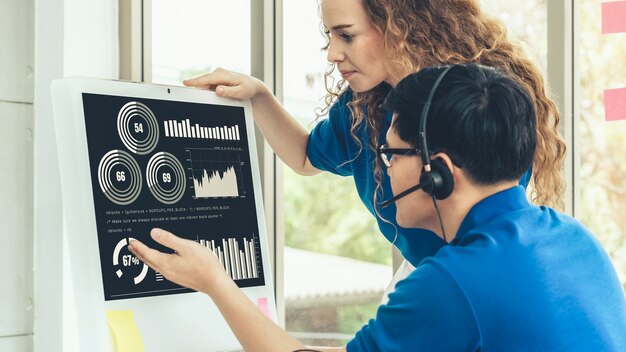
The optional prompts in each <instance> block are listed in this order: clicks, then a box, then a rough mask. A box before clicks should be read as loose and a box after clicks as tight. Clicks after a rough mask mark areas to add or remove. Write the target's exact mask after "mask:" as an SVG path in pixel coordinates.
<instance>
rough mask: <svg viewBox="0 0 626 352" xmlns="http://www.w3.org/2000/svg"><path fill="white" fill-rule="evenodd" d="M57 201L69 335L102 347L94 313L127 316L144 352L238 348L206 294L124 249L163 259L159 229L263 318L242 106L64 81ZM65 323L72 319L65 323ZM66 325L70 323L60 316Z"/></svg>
mask: <svg viewBox="0 0 626 352" xmlns="http://www.w3.org/2000/svg"><path fill="white" fill-rule="evenodd" d="M52 93H53V106H54V119H55V130H56V140H57V145H58V153H59V169H60V177H61V188H62V197H63V221H64V234H63V239H62V240H63V241H64V245H65V248H66V252H65V253H64V256H65V257H64V258H66V259H67V260H65V263H67V264H66V265H67V268H64V269H66V270H64V290H66V289H67V291H68V292H67V295H66V294H64V296H67V297H68V299H67V302H64V304H67V307H64V308H65V309H69V310H70V311H72V312H73V314H69V315H68V316H73V317H75V321H73V322H67V324H68V325H67V328H66V329H69V333H70V334H71V335H72V332H73V331H75V335H73V336H74V337H75V341H76V344H77V346H79V349H80V350H84V351H87V350H89V351H99V350H102V351H109V350H110V347H111V346H110V341H111V335H110V334H111V333H110V331H109V327H108V323H107V320H106V312H107V311H113V310H116V311H118V310H130V311H132V312H133V313H134V318H135V321H136V324H137V327H138V329H139V332H140V333H141V337H142V341H143V344H144V346H145V350H146V351H172V350H179V351H192V350H193V351H200V350H201V351H224V350H232V349H237V348H238V347H239V344H238V342H237V340H236V339H235V337H234V335H233V334H232V333H231V332H230V329H229V328H228V326H227V325H226V323H225V321H224V320H223V318H222V317H221V315H220V313H219V311H218V310H217V308H216V307H215V306H214V305H213V304H212V302H211V300H210V298H209V297H208V296H206V295H204V294H201V293H198V292H194V291H193V290H190V289H187V288H184V287H181V286H179V285H177V284H174V283H172V282H170V281H168V280H167V279H165V278H164V277H163V275H161V274H160V273H158V272H155V271H154V270H152V269H150V268H149V267H148V266H147V265H145V264H144V263H142V262H141V261H140V260H139V259H138V258H137V257H135V256H133V255H132V253H130V251H129V250H128V247H127V245H128V241H129V240H130V239H133V238H134V239H138V240H140V241H142V242H144V243H146V244H147V245H149V246H151V247H155V248H157V249H159V250H162V251H165V252H171V250H169V249H167V248H165V247H162V246H160V245H159V244H157V243H156V242H154V241H153V240H152V239H151V238H150V236H149V232H150V230H151V229H152V228H154V227H159V228H163V229H166V230H168V231H171V232H173V233H174V234H176V235H178V236H180V237H183V238H186V239H189V240H193V241H196V242H198V243H200V244H201V245H203V246H204V247H206V248H207V251H211V252H213V254H214V255H216V256H217V258H219V260H220V262H221V263H222V265H223V267H224V270H225V271H226V272H227V273H228V274H229V275H230V276H231V277H232V278H233V280H234V281H235V283H237V285H238V286H239V287H241V288H242V289H243V290H244V292H245V293H246V294H247V295H248V297H249V298H250V299H251V300H252V301H253V302H258V303H259V304H260V305H262V307H260V308H261V309H263V310H264V311H265V312H266V314H268V315H269V316H270V318H272V319H275V316H276V313H275V309H274V306H275V303H274V298H273V284H272V275H271V270H270V263H269V260H270V259H269V250H268V245H267V233H266V226H265V221H264V212H263V206H262V204H263V203H262V197H261V183H260V175H259V165H258V159H257V152H256V143H255V139H254V126H253V122H252V109H251V105H250V101H235V100H228V99H224V98H219V97H217V96H215V95H214V94H213V93H212V92H209V91H206V90H199V89H192V88H183V87H172V86H162V85H151V84H140V83H131V82H120V81H110V80H98V79H85V78H68V79H62V80H57V81H55V82H54V83H53V85H52ZM72 319H74V318H72ZM70 320H71V319H70Z"/></svg>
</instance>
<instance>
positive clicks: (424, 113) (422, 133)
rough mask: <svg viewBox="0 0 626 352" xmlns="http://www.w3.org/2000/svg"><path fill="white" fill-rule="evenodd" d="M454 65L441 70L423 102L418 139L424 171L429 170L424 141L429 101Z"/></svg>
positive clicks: (426, 144) (428, 159) (426, 145)
mask: <svg viewBox="0 0 626 352" xmlns="http://www.w3.org/2000/svg"><path fill="white" fill-rule="evenodd" d="M453 67H454V66H448V67H446V69H445V70H444V71H443V72H441V74H440V75H439V77H437V80H436V81H435V84H433V87H432V88H431V89H430V94H428V100H427V101H426V104H424V108H423V109H422V115H421V117H420V122H421V124H420V131H419V134H420V139H421V140H422V163H423V164H424V170H425V171H426V172H430V155H429V154H428V143H427V142H426V121H427V118H428V110H430V103H431V101H432V99H433V97H434V96H435V92H436V91H437V87H439V83H441V81H442V80H443V78H444V77H445V76H446V74H447V73H448V72H449V71H450V70H451V69H452V68H453Z"/></svg>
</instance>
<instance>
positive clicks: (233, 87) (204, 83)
mask: <svg viewBox="0 0 626 352" xmlns="http://www.w3.org/2000/svg"><path fill="white" fill-rule="evenodd" d="M184 84H185V85H186V86H190V87H197V88H205V89H210V90H215V94H216V95H217V96H220V97H225V98H232V99H238V100H243V99H251V101H252V114H253V115H254V120H255V121H256V124H257V126H259V129H260V130H261V133H263V136H265V139H267V141H268V143H269V144H270V146H271V147H272V149H273V150H274V151H275V152H276V154H278V156H279V157H280V159H281V160H282V161H283V162H284V163H285V164H287V165H288V166H289V167H290V168H291V169H293V170H294V171H295V172H296V173H298V174H301V175H315V174H317V173H319V172H320V170H318V169H317V168H315V167H314V166H313V165H311V163H310V162H309V158H308V157H307V155H306V148H307V143H308V139H309V133H308V132H307V131H306V130H305V129H304V128H303V127H302V126H300V124H299V123H298V122H297V121H296V120H295V119H294V118H293V117H292V116H291V115H290V114H289V113H288V112H287V110H285V108H284V107H283V106H282V105H281V104H280V103H279V102H278V100H277V99H276V97H274V95H273V94H272V92H271V91H270V90H269V88H268V87H267V86H266V85H265V84H264V83H263V82H262V81H260V80H259V79H257V78H254V77H250V76H246V75H243V74H239V73H235V72H231V71H228V70H224V69H221V68H218V69H216V70H215V71H213V72H212V73H209V74H206V75H203V76H200V77H197V78H194V79H191V80H186V81H184Z"/></svg>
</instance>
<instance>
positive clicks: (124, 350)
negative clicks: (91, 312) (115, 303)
mask: <svg viewBox="0 0 626 352" xmlns="http://www.w3.org/2000/svg"><path fill="white" fill-rule="evenodd" d="M107 321H108V322H109V328H110V330H111V335H112V337H113V348H114V350H115V351H116V352H143V342H141V334H140V333H139V328H138V327H137V324H135V314H134V313H133V311H132V310H109V311H107Z"/></svg>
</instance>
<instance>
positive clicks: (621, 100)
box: [604, 88, 626, 121]
mask: <svg viewBox="0 0 626 352" xmlns="http://www.w3.org/2000/svg"><path fill="white" fill-rule="evenodd" d="M604 113H605V115H604V118H605V120H606V121H616V120H626V88H617V89H605V90H604Z"/></svg>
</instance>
